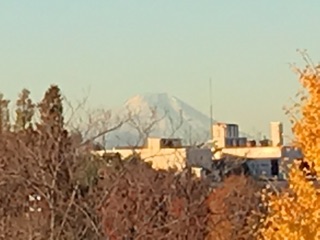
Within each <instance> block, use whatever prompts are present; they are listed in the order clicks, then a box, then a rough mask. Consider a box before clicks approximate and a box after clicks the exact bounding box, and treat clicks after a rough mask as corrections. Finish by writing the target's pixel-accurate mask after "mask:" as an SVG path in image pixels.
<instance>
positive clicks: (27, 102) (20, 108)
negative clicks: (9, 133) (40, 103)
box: [14, 89, 35, 131]
mask: <svg viewBox="0 0 320 240" xmlns="http://www.w3.org/2000/svg"><path fill="white" fill-rule="evenodd" d="M15 112H16V121H15V125H14V128H15V131H21V130H24V129H26V128H28V127H30V126H31V125H32V119H33V116H34V112H35V104H33V103H32V100H31V99H30V91H29V90H27V89H23V90H22V91H21V93H20V94H19V98H18V100H17V101H16V111H15Z"/></svg>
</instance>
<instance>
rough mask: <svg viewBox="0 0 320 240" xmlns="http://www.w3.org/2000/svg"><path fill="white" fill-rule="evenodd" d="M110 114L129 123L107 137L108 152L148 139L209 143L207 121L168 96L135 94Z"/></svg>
mask: <svg viewBox="0 0 320 240" xmlns="http://www.w3.org/2000/svg"><path fill="white" fill-rule="evenodd" d="M112 112H113V114H114V115H116V116H118V117H119V118H120V119H125V118H128V116H129V119H130V121H129V122H126V123H125V124H124V125H123V126H122V127H121V128H119V129H117V130H115V131H113V132H110V133H109V134H108V135H107V136H106V139H105V140H106V145H107V146H106V147H107V148H112V147H117V146H128V145H130V146H136V145H141V144H143V142H144V140H145V138H146V137H148V136H152V137H177V138H182V139H183V141H184V143H185V144H196V143H201V142H205V141H208V140H209V139H210V122H211V120H210V117H208V116H207V115H206V114H204V113H202V112H201V111H199V110H197V109H196V108H194V107H192V106H191V105H190V104H188V103H186V102H184V101H183V100H181V99H179V98H178V97H176V96H173V95H170V94H169V93H165V92H162V93H143V94H137V95H134V96H133V97H131V98H129V99H127V100H126V101H125V102H124V103H123V104H122V105H121V106H119V107H117V108H115V109H113V111H112ZM212 121H213V122H216V121H215V120H212Z"/></svg>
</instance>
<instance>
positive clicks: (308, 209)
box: [261, 53, 320, 240]
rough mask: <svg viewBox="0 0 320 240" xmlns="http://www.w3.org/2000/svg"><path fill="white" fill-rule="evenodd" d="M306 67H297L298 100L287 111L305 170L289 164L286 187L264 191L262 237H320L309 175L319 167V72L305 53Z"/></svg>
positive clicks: (317, 199)
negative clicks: (301, 152)
mask: <svg viewBox="0 0 320 240" xmlns="http://www.w3.org/2000/svg"><path fill="white" fill-rule="evenodd" d="M302 56H303V57H304V59H305V60H306V61H307V63H308V66H307V67H306V68H305V69H303V70H300V69H297V68H295V70H297V73H298V74H299V79H300V82H301V84H302V86H303V88H304V92H303V93H302V95H301V94H300V95H299V96H300V99H299V100H298V103H296V104H295V106H294V109H298V111H296V112H293V109H291V110H290V111H289V113H290V114H291V121H292V124H293V127H292V130H293V133H294V135H295V139H294V142H295V144H296V145H297V146H298V147H300V148H301V149H302V151H303V154H304V157H305V159H304V161H305V162H307V163H308V166H309V168H308V169H306V168H305V169H301V168H300V163H298V162H295V163H293V164H292V167H291V171H290V173H289V187H288V188H287V189H283V191H281V192H280V193H278V194H271V193H270V192H269V191H265V194H264V197H265V205H266V206H267V207H268V215H267V217H266V219H265V221H264V223H263V228H262V229H261V238H262V239H274V240H277V239H279V240H280V239H290V240H295V239H296V240H309V239H320V231H319V229H320V196H319V191H318V188H319V187H318V186H319V185H318V183H317V181H312V180H310V178H308V176H310V175H315V174H316V173H317V172H318V173H319V170H320V125H319V121H320V111H319V110H320V74H319V66H314V65H313V64H312V62H311V61H310V60H309V58H308V56H307V55H306V54H305V53H302Z"/></svg>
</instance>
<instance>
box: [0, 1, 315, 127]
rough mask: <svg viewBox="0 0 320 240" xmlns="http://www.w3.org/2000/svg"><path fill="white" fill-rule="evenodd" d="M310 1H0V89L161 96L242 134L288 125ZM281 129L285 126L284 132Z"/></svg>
mask: <svg viewBox="0 0 320 240" xmlns="http://www.w3.org/2000/svg"><path fill="white" fill-rule="evenodd" d="M319 9H320V1H319V0H313V1H312V0H308V1H301V0H280V1H279V0H269V1H254V0H251V1H249V0H232V1H222V0H221V1H214V0H206V1H205V0H202V1H194V0H193V1H189V0H181V1H178V0H175V1H173V0H161V1H160V0H159V1H150V0H139V1H129V0H127V1H122V0H113V1H107V0H101V1H98V0H95V1H87V0H85V1H84V0H68V1H66V0H63V1H62V0H54V1H45V0H32V1H15V0H10V1H9V0H8V1H1V2H0V43H1V44H0V78H1V89H0V91H1V92H3V93H4V94H5V95H6V96H7V97H9V98H14V97H15V96H16V95H17V94H18V92H19V90H20V89H22V88H23V87H27V88H28V89H30V90H31V92H32V95H33V96H34V98H35V99H40V97H41V96H42V94H43V91H44V90H46V88H47V87H48V85H49V84H51V83H55V84H59V86H60V87H61V89H62V90H63V92H64V93H65V94H66V95H67V96H69V98H71V99H75V98H81V95H82V94H84V93H86V91H87V89H88V88H90V89H91V90H90V103H91V104H92V106H93V107H96V106H106V107H111V106H114V105H118V104H121V103H122V102H124V101H125V100H126V99H127V98H128V97H130V96H132V95H135V94H138V93H143V92H168V93H170V94H172V95H175V96H177V97H179V98H181V99H182V100H184V101H186V102H188V103H190V104H191V105H192V106H194V107H196V108H198V109H199V110H201V111H203V112H206V113H207V112H208V99H209V97H208V81H209V78H210V77H212V79H213V85H214V89H213V92H214V113H215V117H216V118H217V119H218V120H221V121H233V122H237V123H239V124H240V126H241V128H242V129H243V130H244V131H247V132H250V131H252V130H253V129H261V130H262V131H264V132H267V133H268V127H269V126H268V122H269V121H272V120H281V121H284V122H285V124H288V122H287V121H285V120H286V119H287V117H286V116H285V115H284V113H283V110H282V106H283V105H284V104H288V103H289V101H288V99H289V98H290V97H292V96H294V94H295V93H296V91H297V90H298V88H299V84H298V81H297V78H296V76H295V75H294V74H293V73H292V72H291V71H290V69H289V67H288V63H289V62H298V63H301V58H300V56H299V55H298V54H297V53H296V51H295V50H296V49H297V48H306V49H308V51H309V53H310V55H311V56H312V57H313V58H314V60H320V57H319V56H318V53H319V50H320V45H319V42H320V33H319V31H318V24H319V23H320V14H319ZM289 127H290V126H289V125H286V126H285V128H287V129H289Z"/></svg>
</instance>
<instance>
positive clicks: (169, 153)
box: [95, 138, 212, 176]
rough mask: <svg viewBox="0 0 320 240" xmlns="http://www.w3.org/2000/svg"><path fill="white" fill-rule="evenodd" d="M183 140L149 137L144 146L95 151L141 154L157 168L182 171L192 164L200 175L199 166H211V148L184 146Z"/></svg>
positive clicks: (100, 152) (123, 154)
mask: <svg viewBox="0 0 320 240" xmlns="http://www.w3.org/2000/svg"><path fill="white" fill-rule="evenodd" d="M181 142H182V140H181V139H178V138H148V139H147V141H146V144H145V145H144V146H142V147H120V148H113V149H112V150H102V151H96V152H95V153H97V154H99V155H103V154H104V153H106V152H107V153H110V152H113V153H115V152H117V153H119V154H120V155H121V157H122V158H126V157H128V156H130V155H132V154H139V155H140V157H141V159H143V160H144V161H146V162H150V163H152V167H153V168H155V169H165V170H168V169H169V168H175V169H177V170H178V171H180V170H182V169H183V168H184V167H186V166H190V167H192V168H193V171H194V172H195V173H196V174H197V176H200V168H199V166H204V167H206V168H210V167H211V165H212V152H211V149H200V148H196V147H190V146H183V145H182V143H181Z"/></svg>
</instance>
